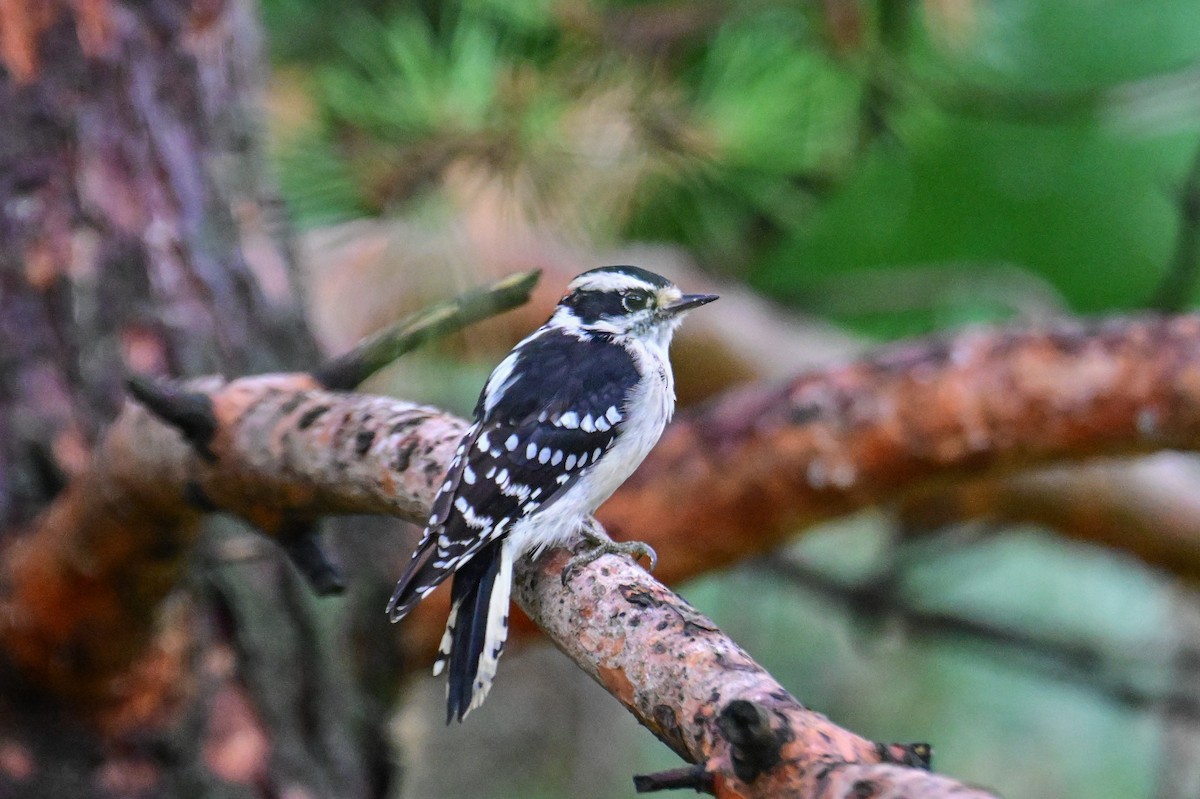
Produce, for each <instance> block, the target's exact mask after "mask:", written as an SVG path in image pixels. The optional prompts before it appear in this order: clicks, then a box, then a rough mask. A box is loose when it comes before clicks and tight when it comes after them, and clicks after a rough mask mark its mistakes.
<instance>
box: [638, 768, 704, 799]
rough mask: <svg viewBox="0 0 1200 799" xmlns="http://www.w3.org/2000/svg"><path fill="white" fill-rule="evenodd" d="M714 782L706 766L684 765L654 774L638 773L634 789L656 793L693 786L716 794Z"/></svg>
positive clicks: (694, 788) (693, 788)
mask: <svg viewBox="0 0 1200 799" xmlns="http://www.w3.org/2000/svg"><path fill="white" fill-rule="evenodd" d="M713 783H714V778H713V775H712V774H710V773H709V771H708V769H706V768H704V766H684V767H682V768H673V769H668V770H667V771H656V772H655V773H653V774H637V775H635V776H634V778H633V789H634V790H635V791H637V792H638V793H655V792H657V791H678V790H682V789H684V788H691V789H692V790H694V791H695V792H696V793H707V794H714V793H716V789H715V787H714V785H713Z"/></svg>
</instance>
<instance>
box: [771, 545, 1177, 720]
mask: <svg viewBox="0 0 1200 799" xmlns="http://www.w3.org/2000/svg"><path fill="white" fill-rule="evenodd" d="M755 566H757V567H758V568H761V569H763V570H765V571H767V572H769V573H771V574H774V575H776V576H778V577H781V578H783V579H784V580H786V581H787V582H789V583H792V584H794V585H796V586H798V587H800V588H802V589H804V590H807V591H811V592H813V593H815V594H817V595H819V596H821V597H823V598H825V599H827V600H831V601H833V602H837V603H840V604H842V605H844V606H845V607H846V608H847V609H848V610H849V611H851V612H853V613H855V614H856V615H858V616H860V617H865V618H886V619H895V620H899V621H901V622H903V625H904V629H905V631H906V632H908V633H909V634H911V635H912V636H913V637H918V638H943V639H955V640H958V641H977V642H980V643H984V644H990V645H994V646H999V647H1004V648H1005V649H1007V650H1008V654H1009V655H1011V654H1012V653H1014V652H1016V653H1020V654H1023V655H1026V656H1028V658H1029V660H1028V661H1027V662H1028V663H1030V664H1031V665H1033V666H1035V667H1036V668H1037V669H1038V670H1039V671H1040V672H1042V673H1044V674H1046V675H1047V676H1050V677H1052V678H1054V679H1056V680H1060V681H1064V682H1070V683H1072V684H1075V685H1080V686H1083V687H1085V688H1089V689H1091V690H1093V691H1095V692H1096V693H1097V694H1099V695H1101V696H1103V697H1105V698H1106V699H1108V700H1109V701H1111V702H1114V703H1116V704H1118V705H1121V706H1124V707H1129V708H1136V709H1139V710H1156V711H1158V712H1160V713H1162V714H1163V715H1164V716H1165V717H1168V718H1172V719H1181V720H1190V721H1191V722H1193V723H1194V722H1196V721H1200V697H1197V696H1196V695H1195V694H1193V693H1189V692H1188V691H1181V690H1177V689H1176V688H1174V687H1169V688H1164V689H1160V690H1155V689H1152V688H1147V687H1145V686H1143V685H1139V684H1137V683H1136V682H1135V681H1131V680H1128V679H1122V678H1120V677H1116V676H1109V675H1108V674H1106V671H1105V665H1106V662H1107V661H1110V660H1111V659H1112V656H1111V655H1109V654H1107V653H1105V652H1104V651H1103V649H1102V648H1100V647H1097V646H1095V645H1093V644H1089V643H1084V642H1075V641H1069V640H1065V639H1063V638H1059V637H1055V636H1049V635H1040V634H1037V633H1034V632H1031V631H1029V630H1027V629H1023V628H1020V627H1011V626H1005V625H1002V624H995V623H992V622H988V621H984V620H982V619H977V618H972V617H971V616H968V615H964V614H961V613H955V612H950V611H939V610H930V609H926V608H922V607H919V606H918V605H916V604H914V603H913V601H912V600H911V599H909V598H907V597H905V596H904V595H903V593H902V592H900V591H898V590H896V585H895V583H894V581H884V582H883V583H882V587H881V584H880V583H878V582H876V581H874V580H869V581H863V582H848V581H845V580H843V579H840V578H837V577H833V576H831V575H829V574H827V573H825V572H824V571H822V570H821V569H819V568H817V567H814V566H812V565H810V564H807V563H804V562H801V561H797V560H795V559H793V558H787V557H781V556H779V555H775V556H771V557H768V558H763V559H760V560H758V561H755ZM1169 654H1170V653H1168V652H1167V651H1166V650H1164V652H1163V658H1164V661H1163V662H1162V663H1159V664H1157V665H1159V666H1160V668H1161V669H1162V670H1163V671H1164V672H1165V671H1166V669H1167V663H1166V662H1165V661H1166V658H1167V657H1168V656H1169ZM1174 655H1175V656H1176V657H1177V658H1182V659H1183V660H1185V661H1189V660H1190V661H1193V662H1194V661H1196V660H1200V658H1198V657H1197V655H1198V653H1196V652H1195V651H1193V650H1186V651H1181V650H1176V651H1175V653H1174ZM1143 663H1145V664H1146V665H1151V664H1149V663H1147V661H1140V662H1134V663H1130V664H1129V667H1130V668H1134V667H1136V666H1139V665H1142V664H1143ZM1165 681H1166V680H1165V679H1164V682H1165Z"/></svg>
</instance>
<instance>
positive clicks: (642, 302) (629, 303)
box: [621, 291, 651, 312]
mask: <svg viewBox="0 0 1200 799" xmlns="http://www.w3.org/2000/svg"><path fill="white" fill-rule="evenodd" d="M650 303H651V298H650V295H649V294H647V293H646V292H644V291H630V292H628V293H627V294H625V295H624V296H622V297H621V305H623V306H625V310H627V311H630V312H632V311H644V310H645V309H647V308H649V307H650Z"/></svg>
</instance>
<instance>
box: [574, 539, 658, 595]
mask: <svg viewBox="0 0 1200 799" xmlns="http://www.w3.org/2000/svg"><path fill="white" fill-rule="evenodd" d="M583 537H584V539H585V540H586V541H587V545H586V546H585V548H584V549H582V550H580V551H579V552H578V553H576V554H575V555H573V556H572V557H571V559H570V560H569V561H567V565H566V567H565V568H564V569H563V572H562V584H563V585H566V584H567V583H569V582H570V581H571V578H572V577H574V576H575V572H577V571H579V570H580V569H582V568H583V567H584V566H586V565H588V564H589V563H591V562H592V561H594V560H596V558H598V557H600V556H601V555H624V556H626V557H628V558H631V559H633V561H634V562H635V563H636V562H638V561H640V560H641V559H642V558H645V559H646V560H648V561H649V562H650V568H649V569H647V571H654V567H655V566H657V565H658V553H657V552H655V551H654V548H653V547H652V546H650V545H649V544H647V543H644V542H642V541H613V540H612V539H610V538H608V537H607V536H604V537H601V536H597V535H595V534H593V533H592V531H590V530H584V532H583Z"/></svg>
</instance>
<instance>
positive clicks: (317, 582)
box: [279, 520, 346, 596]
mask: <svg viewBox="0 0 1200 799" xmlns="http://www.w3.org/2000/svg"><path fill="white" fill-rule="evenodd" d="M283 527H284V529H283V530H281V531H280V533H279V543H280V545H281V546H282V547H283V551H284V552H286V553H287V556H288V557H289V558H290V559H291V561H292V563H293V564H295V566H296V569H297V570H298V571H299V572H300V573H301V574H302V575H304V578H305V579H306V580H308V584H309V585H310V586H312V589H313V591H315V592H316V593H317V595H318V596H332V595H335V594H340V593H342V592H344V591H345V590H346V581H345V578H343V577H342V574H341V572H340V571H338V568H337V567H336V566H334V565H333V563H332V562H331V561H330V560H329V555H328V554H327V553H326V552H325V549H324V547H322V546H321V541H320V539H319V538H318V535H319V531H318V530H317V525H316V523H314V522H311V521H308V520H302V521H290V520H289V521H288V522H285V523H284V525H283Z"/></svg>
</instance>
